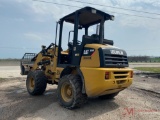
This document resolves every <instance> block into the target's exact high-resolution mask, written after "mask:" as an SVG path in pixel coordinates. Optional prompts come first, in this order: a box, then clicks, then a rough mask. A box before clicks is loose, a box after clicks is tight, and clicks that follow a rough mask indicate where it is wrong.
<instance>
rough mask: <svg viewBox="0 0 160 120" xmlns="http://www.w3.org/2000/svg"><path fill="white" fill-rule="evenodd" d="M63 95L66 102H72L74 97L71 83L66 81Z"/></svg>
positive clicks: (62, 88) (62, 91)
mask: <svg viewBox="0 0 160 120" xmlns="http://www.w3.org/2000/svg"><path fill="white" fill-rule="evenodd" d="M61 96H62V99H63V100H64V101H65V102H70V101H71V100H72V99H73V89H72V86H71V84H69V83H64V84H63V85H62V87H61Z"/></svg>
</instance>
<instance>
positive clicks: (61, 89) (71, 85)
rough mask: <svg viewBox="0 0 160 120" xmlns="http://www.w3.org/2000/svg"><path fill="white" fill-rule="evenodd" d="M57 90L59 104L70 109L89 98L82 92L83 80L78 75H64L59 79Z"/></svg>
mask: <svg viewBox="0 0 160 120" xmlns="http://www.w3.org/2000/svg"><path fill="white" fill-rule="evenodd" d="M57 92H58V93H57V96H58V101H59V104H60V105H61V106H63V107H65V108H68V109H73V108H75V107H79V106H80V105H82V104H84V103H85V102H86V99H87V96H86V95H85V94H82V81H81V78H80V76H78V75H72V74H69V75H65V76H63V77H62V78H61V79H60V80H59V83H58V91H57Z"/></svg>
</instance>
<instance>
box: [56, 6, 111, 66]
mask: <svg viewBox="0 0 160 120" xmlns="http://www.w3.org/2000/svg"><path fill="white" fill-rule="evenodd" d="M113 19H114V16H113V15H109V14H107V13H105V12H102V11H99V10H97V9H95V8H92V7H85V8H82V9H80V10H77V11H76V12H73V13H71V14H69V15H67V16H65V17H63V18H61V19H60V20H59V22H58V23H59V25H60V29H59V43H58V64H57V66H59V67H66V66H68V65H72V66H79V65H80V60H81V57H82V54H83V49H84V46H85V45H86V44H94V43H96V44H110V45H113V41H111V40H106V39H104V23H105V21H106V20H113ZM64 22H67V23H71V24H73V25H74V30H72V31H70V32H69V35H68V49H67V50H66V51H62V50H61V46H62V32H63V24H64ZM98 24H99V26H100V27H99V32H97V33H96V34H92V35H90V36H89V35H88V29H89V27H90V26H93V25H98ZM79 29H84V31H85V33H84V35H83V36H82V38H81V39H82V41H81V42H80V41H78V33H79V31H78V30H79ZM71 33H72V34H73V41H71V40H70V34H71ZM55 43H56V41H55Z"/></svg>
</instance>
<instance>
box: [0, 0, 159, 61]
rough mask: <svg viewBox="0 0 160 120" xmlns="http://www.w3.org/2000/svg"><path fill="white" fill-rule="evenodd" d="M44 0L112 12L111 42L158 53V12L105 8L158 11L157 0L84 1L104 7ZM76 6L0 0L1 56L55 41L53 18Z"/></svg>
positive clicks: (130, 49)
mask: <svg viewBox="0 0 160 120" xmlns="http://www.w3.org/2000/svg"><path fill="white" fill-rule="evenodd" d="M44 1H50V2H56V3H60V4H68V5H72V6H79V7H85V6H91V7H94V8H97V9H100V10H103V11H105V12H106V13H109V14H111V15H114V16H115V20H114V21H106V23H105V38H106V39H110V40H114V45H115V46H116V47H119V48H122V49H124V50H126V51H127V53H128V55H150V56H160V15H155V14H145V13H140V12H133V11H128V10H127V11H126V10H121V9H113V8H109V7H106V6H114V7H121V8H127V9H134V10H139V11H148V12H152V13H160V1H159V0H99V1H98V0H87V2H91V3H97V4H102V5H106V6H96V5H89V4H85V3H77V2H73V1H72V2H71V1H67V0H44ZM81 1H82V2H83V1H84V2H86V1H85V0H81ZM77 9H79V8H77V7H66V6H60V5H55V4H47V3H41V2H36V1H32V0H0V58H21V57H22V55H23V54H24V53H25V52H34V53H37V52H39V51H40V49H41V45H46V46H48V45H49V44H50V43H51V42H54V39H55V25H56V21H58V19H60V18H61V17H63V16H64V15H67V14H69V13H71V12H73V11H75V10H77ZM113 12H116V13H113ZM118 12H119V13H126V14H134V15H139V16H147V17H152V18H159V19H148V18H141V17H134V16H129V15H123V14H118ZM65 29H66V30H72V29H73V26H71V25H65ZM66 30H64V34H63V41H64V43H63V49H66V48H67V46H66V45H67V44H66V43H67V39H68V32H66ZM90 33H94V30H93V29H90ZM79 39H81V38H79Z"/></svg>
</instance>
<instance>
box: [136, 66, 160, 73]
mask: <svg viewBox="0 0 160 120" xmlns="http://www.w3.org/2000/svg"><path fill="white" fill-rule="evenodd" d="M134 69H137V70H140V71H149V72H153V73H160V67H135V68H134Z"/></svg>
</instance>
